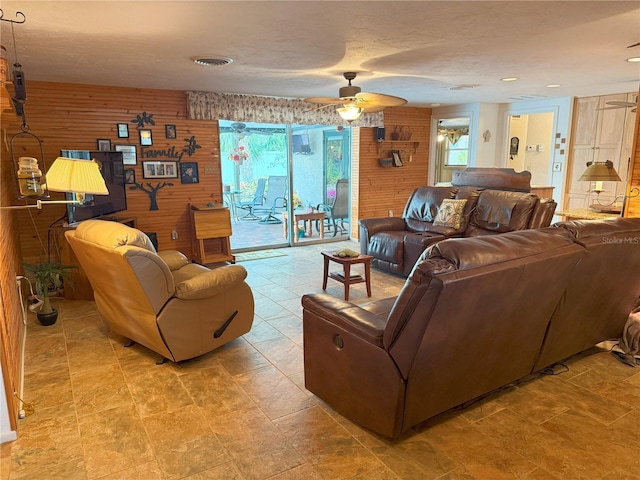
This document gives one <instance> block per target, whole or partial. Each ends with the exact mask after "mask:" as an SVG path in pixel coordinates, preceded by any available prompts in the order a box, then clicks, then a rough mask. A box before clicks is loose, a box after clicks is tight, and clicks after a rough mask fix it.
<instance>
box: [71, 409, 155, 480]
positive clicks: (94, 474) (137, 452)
mask: <svg viewBox="0 0 640 480" xmlns="http://www.w3.org/2000/svg"><path fill="white" fill-rule="evenodd" d="M78 428H79V430H80V438H81V440H82V449H83V452H84V460H85V464H86V468H87V474H88V478H89V479H95V478H100V477H104V476H105V475H108V474H111V473H113V472H119V471H122V470H125V469H128V468H131V467H135V466H137V465H142V464H145V463H149V462H152V461H153V460H154V458H153V452H152V450H151V445H150V444H149V439H148V437H147V434H146V432H145V430H144V428H143V425H142V422H141V421H140V417H139V416H138V413H137V412H136V410H135V408H134V407H133V406H125V407H117V408H113V409H111V410H105V411H102V412H99V413H95V414H92V415H86V416H84V417H80V418H79V419H78Z"/></svg>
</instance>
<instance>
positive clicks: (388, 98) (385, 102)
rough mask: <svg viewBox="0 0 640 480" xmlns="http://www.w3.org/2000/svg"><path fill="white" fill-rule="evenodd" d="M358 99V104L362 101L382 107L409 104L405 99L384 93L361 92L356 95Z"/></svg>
mask: <svg viewBox="0 0 640 480" xmlns="http://www.w3.org/2000/svg"><path fill="white" fill-rule="evenodd" d="M356 99H357V100H358V102H361V101H362V102H366V103H368V104H372V105H379V106H381V107H399V106H400V105H404V104H405V103H407V101H406V100H405V99H404V98H400V97H394V96H393V95H385V94H383V93H367V92H361V93H357V94H356ZM359 106H360V105H359Z"/></svg>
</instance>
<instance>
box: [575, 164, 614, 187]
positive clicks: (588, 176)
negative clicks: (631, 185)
mask: <svg viewBox="0 0 640 480" xmlns="http://www.w3.org/2000/svg"><path fill="white" fill-rule="evenodd" d="M578 181H580V182H621V181H622V179H621V178H620V176H619V175H618V172H616V170H615V168H613V162H612V161H611V160H607V161H606V162H589V163H587V169H586V170H585V171H584V173H583V174H582V176H581V177H580V178H579V179H578Z"/></svg>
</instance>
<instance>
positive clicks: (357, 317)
mask: <svg viewBox="0 0 640 480" xmlns="http://www.w3.org/2000/svg"><path fill="white" fill-rule="evenodd" d="M302 307H303V309H304V310H305V312H307V311H308V312H310V313H312V314H314V315H315V316H317V317H319V318H321V319H323V320H326V321H327V322H331V323H333V324H334V325H336V326H337V327H339V328H342V329H343V330H346V331H348V332H349V333H351V334H353V335H355V336H357V337H359V338H362V339H363V340H365V341H367V342H369V343H371V344H374V345H376V346H378V347H381V348H382V334H383V333H384V329H385V327H386V325H387V320H386V317H385V318H384V319H382V318H380V317H378V316H376V315H375V314H373V313H371V312H369V311H367V310H365V309H363V308H360V307H359V306H358V305H355V304H353V303H351V302H347V301H345V300H341V299H339V298H335V297H332V296H331V295H327V294H323V293H318V294H310V295H303V296H302Z"/></svg>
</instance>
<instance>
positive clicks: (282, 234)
mask: <svg viewBox="0 0 640 480" xmlns="http://www.w3.org/2000/svg"><path fill="white" fill-rule="evenodd" d="M219 127H220V158H221V174H222V184H223V196H224V201H225V204H226V205H227V206H228V207H229V209H230V211H231V217H232V222H233V226H232V229H233V234H232V236H231V249H232V251H233V252H235V253H239V252H243V251H251V250H259V249H265V248H275V247H286V246H292V245H303V244H308V243H316V242H320V241H332V240H344V239H345V238H348V232H349V229H348V228H346V227H344V224H345V223H347V224H348V222H349V218H348V215H349V211H348V208H346V209H345V210H347V213H346V215H343V214H342V213H341V211H339V209H337V208H334V207H335V206H336V205H335V204H336V202H337V201H338V200H339V199H338V198H337V189H336V185H337V181H338V180H341V179H342V180H343V181H344V180H345V179H346V180H347V181H349V182H350V180H349V178H350V175H349V173H350V165H351V161H350V159H351V152H350V145H351V131H350V128H342V127H334V126H320V125H314V126H300V125H284V124H264V123H249V122H233V121H225V120H220V121H219ZM343 185H344V183H342V184H341V186H343ZM340 191H341V192H344V189H342V188H341V189H340ZM340 196H344V193H342V194H341V195H340ZM346 197H347V205H348V197H349V195H348V191H347V194H346ZM317 212H323V213H324V218H325V221H324V222H321V221H319V220H314V221H313V222H309V221H308V222H306V223H302V222H301V221H299V222H298V224H299V225H298V226H299V228H293V227H294V225H293V222H294V218H295V217H296V214H297V215H298V216H301V214H304V213H317ZM338 215H340V216H341V217H338ZM318 216H319V217H322V215H318ZM334 220H338V221H337V222H335V221H334ZM321 223H322V225H321ZM334 224H335V225H337V226H338V228H336V227H334ZM321 227H322V228H321ZM321 229H322V230H323V231H324V237H325V238H324V239H321V238H320V230H321ZM294 232H295V239H294V238H293V235H294Z"/></svg>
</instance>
